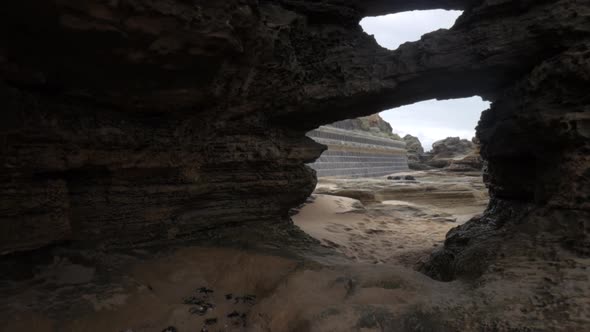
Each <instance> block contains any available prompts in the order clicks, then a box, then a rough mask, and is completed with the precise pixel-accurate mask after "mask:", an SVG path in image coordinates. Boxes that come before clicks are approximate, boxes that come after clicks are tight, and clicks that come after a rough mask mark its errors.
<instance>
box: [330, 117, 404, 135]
mask: <svg viewBox="0 0 590 332" xmlns="http://www.w3.org/2000/svg"><path fill="white" fill-rule="evenodd" d="M330 126H332V127H336V128H340V129H345V130H357V131H364V132H368V133H371V134H373V135H377V136H382V137H386V138H391V139H394V140H397V141H399V140H401V137H399V135H397V134H395V133H394V132H393V129H392V128H391V125H390V124H389V123H388V122H387V121H385V120H383V118H381V116H380V115H379V114H373V115H369V116H363V117H360V118H356V119H349V120H342V121H337V122H334V123H332V124H331V125H330Z"/></svg>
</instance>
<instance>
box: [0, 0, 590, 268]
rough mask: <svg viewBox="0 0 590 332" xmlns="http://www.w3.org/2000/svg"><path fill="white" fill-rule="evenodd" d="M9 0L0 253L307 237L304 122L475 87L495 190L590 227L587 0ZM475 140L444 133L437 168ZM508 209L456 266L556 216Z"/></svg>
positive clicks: (462, 246)
mask: <svg viewBox="0 0 590 332" xmlns="http://www.w3.org/2000/svg"><path fill="white" fill-rule="evenodd" d="M433 8H445V9H461V10H464V13H463V15H462V16H461V17H460V18H459V19H458V21H457V22H456V24H455V25H454V26H453V27H452V28H451V29H448V30H444V29H443V30H438V31H435V32H432V33H429V34H426V35H425V36H423V37H422V38H421V40H419V41H417V42H411V43H405V44H403V45H402V46H400V47H399V48H398V49H397V50H395V51H390V50H386V49H384V48H382V47H380V46H379V45H377V43H376V41H375V39H374V38H373V37H371V36H368V35H367V34H365V33H364V32H363V31H362V30H361V27H360V26H359V24H358V23H359V21H360V20H361V18H363V17H364V16H366V15H382V14H389V13H395V12H399V11H406V10H414V9H433ZM1 15H2V20H0V34H1V35H2V37H3V38H2V43H1V48H0V96H1V97H2V98H1V100H2V110H3V111H2V112H1V115H0V141H1V146H0V160H2V163H1V164H0V178H1V179H2V183H0V195H1V196H2V200H1V203H0V211H1V214H0V254H7V253H11V252H15V251H27V250H32V249H37V248H43V247H44V246H47V245H49V244H53V243H61V242H63V241H68V242H69V243H72V244H73V245H77V246H83V247H89V248H122V249H129V248H133V247H141V246H151V245H163V244H164V245H170V244H177V243H185V242H191V241H197V240H207V241H218V242H221V243H229V242H232V241H238V242H240V240H239V239H236V238H242V240H243V241H245V242H247V243H257V242H259V241H270V239H273V238H274V239H275V240H276V239H279V241H278V242H279V243H281V244H283V243H284V241H286V240H293V241H297V239H302V238H305V236H303V235H302V234H301V232H298V231H297V230H296V229H294V228H293V227H292V224H291V222H290V221H289V216H288V211H289V209H291V208H292V207H294V206H297V205H299V204H301V203H302V202H304V201H305V200H306V198H307V197H308V196H309V194H310V193H311V192H312V190H313V188H314V185H315V182H316V178H315V173H314V172H313V171H312V170H310V169H309V168H307V167H306V166H305V163H308V162H311V161H313V160H315V159H316V158H317V157H318V156H319V155H320V154H321V152H322V151H323V150H324V146H322V145H319V144H316V143H314V142H313V141H312V140H311V139H308V138H306V137H305V133H306V132H307V131H309V130H311V129H314V128H316V127H318V126H320V125H323V124H328V123H332V122H335V121H339V120H342V119H347V118H355V117H359V116H367V115H370V114H375V113H378V112H379V111H382V110H383V109H387V108H393V107H398V106H402V105H406V104H411V103H414V102H417V101H420V100H428V99H433V98H436V99H448V98H459V97H469V96H473V95H481V96H482V97H484V98H485V99H487V100H490V101H491V102H492V105H491V107H490V109H489V110H487V111H485V112H484V114H483V116H482V119H481V121H480V123H479V125H478V128H477V137H478V139H479V141H480V142H481V156H482V158H483V160H484V162H485V163H486V167H485V180H486V182H487V185H488V186H489V189H490V193H491V195H492V203H498V202H499V201H502V202H503V203H502V204H504V205H505V206H507V207H512V209H514V210H518V211H520V212H522V211H524V210H523V206H527V207H530V208H531V209H532V210H534V211H537V213H538V215H539V216H542V215H546V216H552V218H553V219H551V220H552V223H551V227H547V229H552V228H554V229H557V230H559V232H557V231H556V232H554V233H555V234H560V235H561V237H560V238H558V239H555V240H554V241H553V242H551V243H552V244H549V245H550V246H557V245H561V244H567V245H568V246H569V247H568V248H574V249H572V253H573V255H581V254H580V252H582V253H583V252H584V249H583V248H586V247H587V245H588V243H590V241H589V239H588V236H587V233H588V232H583V231H582V232H581V231H580V230H584V226H583V224H584V222H583V221H584V220H588V219H584V218H585V216H586V213H587V211H588V210H589V209H590V199H589V194H588V193H589V192H590V176H589V174H590V167H589V165H590V160H589V157H588V156H589V155H590V154H589V153H588V152H589V151H590V130H589V129H588V128H589V120H588V119H589V117H588V104H589V103H590V101H589V100H588V96H589V95H588V88H587V87H588V86H589V85H590V42H589V38H590V23H589V22H590V20H589V17H590V9H589V4H588V2H587V1H576V0H554V1H520V0H506V1H477V0H446V1H427V0H423V1H403V2H402V1H383V0H381V1H379V0H374V1H352V0H343V1H336V0H324V1H238V0H228V1H205V0H195V1H190V2H187V1H180V0H154V1H147V2H137V1H108V2H105V1H99V0H90V1H84V2H80V1H75V0H64V1H41V0H24V1H13V2H9V3H7V4H6V5H5V8H4V11H2V14H1ZM472 146H473V144H472V143H470V142H469V144H467V143H465V142H463V141H461V140H457V139H451V140H447V141H445V142H442V143H440V144H437V145H436V146H435V147H434V152H433V155H434V156H433V160H434V161H433V162H432V165H434V163H436V166H446V164H448V159H450V158H453V159H454V158H457V156H458V155H459V154H461V153H465V154H468V153H469V152H468V151H467V149H468V148H469V147H472ZM445 159H446V160H447V163H446V164H444V165H443V162H444V161H445ZM469 163H471V162H469ZM363 196H370V193H363ZM565 211H567V217H568V218H565V217H562V216H563V215H565V214H566V212H565ZM520 212H519V213H520ZM498 213H501V212H500V210H498V209H490V210H489V211H488V212H487V214H486V215H485V217H484V218H482V219H481V220H480V221H478V222H476V221H473V222H470V223H467V224H466V225H463V226H462V227H461V232H460V234H459V235H455V236H453V234H456V233H457V232H455V233H453V234H450V238H449V240H448V244H447V246H448V248H447V246H446V247H445V249H443V250H447V249H448V250H449V251H445V252H447V253H450V255H448V254H445V255H444V257H445V260H447V258H448V259H451V260H452V261H453V263H452V264H453V267H452V268H453V271H455V272H454V274H453V277H457V276H460V275H461V274H463V273H469V272H470V271H471V267H472V265H471V264H476V263H477V264H476V265H477V266H475V267H474V269H476V270H478V271H479V270H485V269H484V268H481V269H480V268H479V265H480V264H483V265H485V264H487V263H489V262H492V261H493V260H494V259H495V258H494V259H492V258H489V259H488V258H487V257H491V256H488V255H487V253H488V250H487V249H485V248H489V247H491V246H488V247H485V246H484V245H483V244H485V243H487V242H485V240H486V239H493V241H496V240H498V241H497V242H498V243H500V242H502V241H501V239H502V238H503V237H504V236H506V234H513V233H518V234H521V233H523V230H528V229H537V228H538V227H539V226H538V223H539V220H541V221H542V220H544V219H543V218H542V217H539V218H538V219H534V218H532V217H531V218H524V219H521V220H519V221H518V223H516V222H515V221H514V220H512V221H513V222H512V223H511V222H508V221H510V220H508V221H506V222H502V223H498V220H500V219H498V218H497V217H498ZM515 215H520V214H518V213H515ZM509 219H510V218H509ZM581 225H582V226H581ZM586 228H587V227H586ZM574 230H575V232H574ZM527 234H528V235H527V236H530V237H532V238H533V240H534V239H535V236H537V235H535V234H534V233H532V232H530V233H527ZM490 241H492V240H490ZM532 242H534V243H536V242H535V241H532ZM199 243H202V242H199ZM478 254H481V255H483V256H482V257H486V258H485V259H481V258H479V257H478ZM508 256H510V255H508ZM434 261H435V260H433V263H432V266H436V264H435V262H434ZM449 264H451V263H448V264H447V263H445V265H446V266H447V267H448V266H449ZM439 265H440V264H439Z"/></svg>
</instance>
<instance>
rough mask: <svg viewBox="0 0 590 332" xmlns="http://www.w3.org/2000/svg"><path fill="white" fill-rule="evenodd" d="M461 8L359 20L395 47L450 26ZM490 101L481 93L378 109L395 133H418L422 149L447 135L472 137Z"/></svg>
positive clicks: (383, 40) (382, 42) (389, 45)
mask: <svg viewBox="0 0 590 332" xmlns="http://www.w3.org/2000/svg"><path fill="white" fill-rule="evenodd" d="M459 15H461V11H447V10H424V11H412V12H404V13H397V14H392V15H385V16H378V17H367V18H365V19H363V20H362V21H361V26H362V27H363V29H364V30H365V32H366V33H368V34H370V35H374V36H375V39H376V40H377V42H378V43H379V45H381V46H383V47H385V48H388V49H391V50H394V49H396V48H398V47H399V45H401V44H403V43H405V42H409V41H417V40H420V37H421V36H422V35H424V34H425V33H428V32H432V31H435V30H438V29H448V28H450V27H452V26H453V24H454V23H455V21H456V20H457V18H458V17H459ZM488 108H489V103H488V102H486V101H484V100H482V99H481V98H480V97H472V98H464V99H452V100H443V101H436V100H429V101H425V102H420V103H416V104H412V105H408V106H403V107H400V108H396V109H393V110H386V111H383V112H381V113H380V114H381V117H383V119H385V121H387V122H389V123H390V124H391V126H392V127H393V131H394V132H395V133H398V134H400V135H401V136H404V135H406V134H410V135H413V136H417V137H418V138H419V139H420V141H421V142H422V146H423V147H424V150H426V151H429V150H431V149H432V143H434V142H435V141H438V140H441V139H444V138H446V137H449V136H453V137H456V136H458V137H461V138H465V139H469V140H470V139H471V138H472V137H473V136H475V126H476V125H477V122H478V121H479V117H480V115H481V112H482V111H484V110H486V109H488Z"/></svg>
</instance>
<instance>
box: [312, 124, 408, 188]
mask: <svg viewBox="0 0 590 332" xmlns="http://www.w3.org/2000/svg"><path fill="white" fill-rule="evenodd" d="M360 121H362V120H360ZM352 124H354V122H352ZM337 125H339V126H341V127H342V126H343V125H346V122H344V123H339V124H337ZM379 133H381V135H378V134H375V133H373V132H372V131H370V130H369V131H359V130H344V129H340V128H336V127H333V126H322V127H320V128H318V129H315V130H312V131H310V132H309V133H307V136H309V137H311V138H312V139H313V140H314V141H316V142H318V143H320V144H324V145H325V146H326V147H327V148H328V149H327V151H325V152H324V153H322V155H321V157H320V158H318V159H317V160H316V161H315V162H314V163H312V164H309V167H311V168H313V169H314V170H316V172H317V176H318V177H324V176H339V177H349V178H350V177H353V178H356V177H378V176H384V175H388V174H392V173H398V172H403V171H407V170H408V158H407V151H406V144H405V143H404V142H403V141H400V140H394V139H392V138H391V136H390V135H389V134H391V129H390V131H389V133H388V132H381V131H379ZM383 134H385V135H383ZM384 136H385V137H384Z"/></svg>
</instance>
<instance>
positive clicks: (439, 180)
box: [293, 97, 489, 266]
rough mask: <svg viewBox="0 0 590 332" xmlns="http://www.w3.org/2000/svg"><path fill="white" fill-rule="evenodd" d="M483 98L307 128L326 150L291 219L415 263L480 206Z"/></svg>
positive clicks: (358, 247)
mask: <svg viewBox="0 0 590 332" xmlns="http://www.w3.org/2000/svg"><path fill="white" fill-rule="evenodd" d="M488 106H489V104H488V103H487V102H485V101H483V100H482V99H481V98H479V97H472V98H465V99H455V100H446V101H436V100H430V101H425V102H420V103H416V104H412V105H408V106H404V107H400V108H397V109H393V110H388V111H384V112H381V113H380V114H374V115H371V116H368V117H361V118H357V119H351V120H344V121H339V122H336V123H333V124H330V125H326V126H322V127H320V128H318V129H316V130H313V131H310V132H309V133H308V136H309V137H311V138H312V139H314V140H315V141H317V142H319V143H321V144H324V145H326V146H327V147H328V149H327V150H326V151H325V152H324V153H323V154H322V156H321V157H320V158H319V159H318V160H317V161H315V162H314V163H312V164H310V165H309V166H310V167H311V168H313V169H315V170H316V172H317V175H318V185H317V187H316V189H315V192H314V194H313V195H312V196H311V198H310V199H309V200H308V202H307V203H306V204H305V205H304V206H303V207H301V209H300V210H299V211H298V212H297V214H296V215H294V217H293V220H294V221H295V224H296V225H298V226H299V227H300V228H301V229H302V230H303V231H305V232H307V233H308V234H310V235H311V236H313V237H315V238H316V239H318V240H320V241H321V242H322V244H323V245H324V246H327V247H331V248H334V249H335V250H336V251H339V252H341V253H342V254H344V255H346V256H348V257H349V258H351V259H353V260H356V261H360V262H364V263H386V264H402V265H406V266H415V265H416V264H418V263H419V262H420V261H421V260H422V259H424V258H426V257H428V255H429V254H430V253H431V252H432V251H433V249H435V248H436V247H440V246H442V245H443V241H444V238H445V235H446V233H447V232H448V231H449V230H450V229H451V228H453V227H456V226H458V225H460V224H462V223H464V222H466V221H468V220H469V219H471V218H472V217H474V216H476V215H478V214H481V213H482V212H483V211H484V209H485V207H486V206H487V203H488V194H487V190H486V188H485V186H484V184H483V181H482V162H481V159H480V157H479V146H478V142H477V140H476V139H475V138H474V136H475V126H476V125H477V122H478V120H479V117H480V115H481V112H482V111H483V110H485V109H487V108H488Z"/></svg>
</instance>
